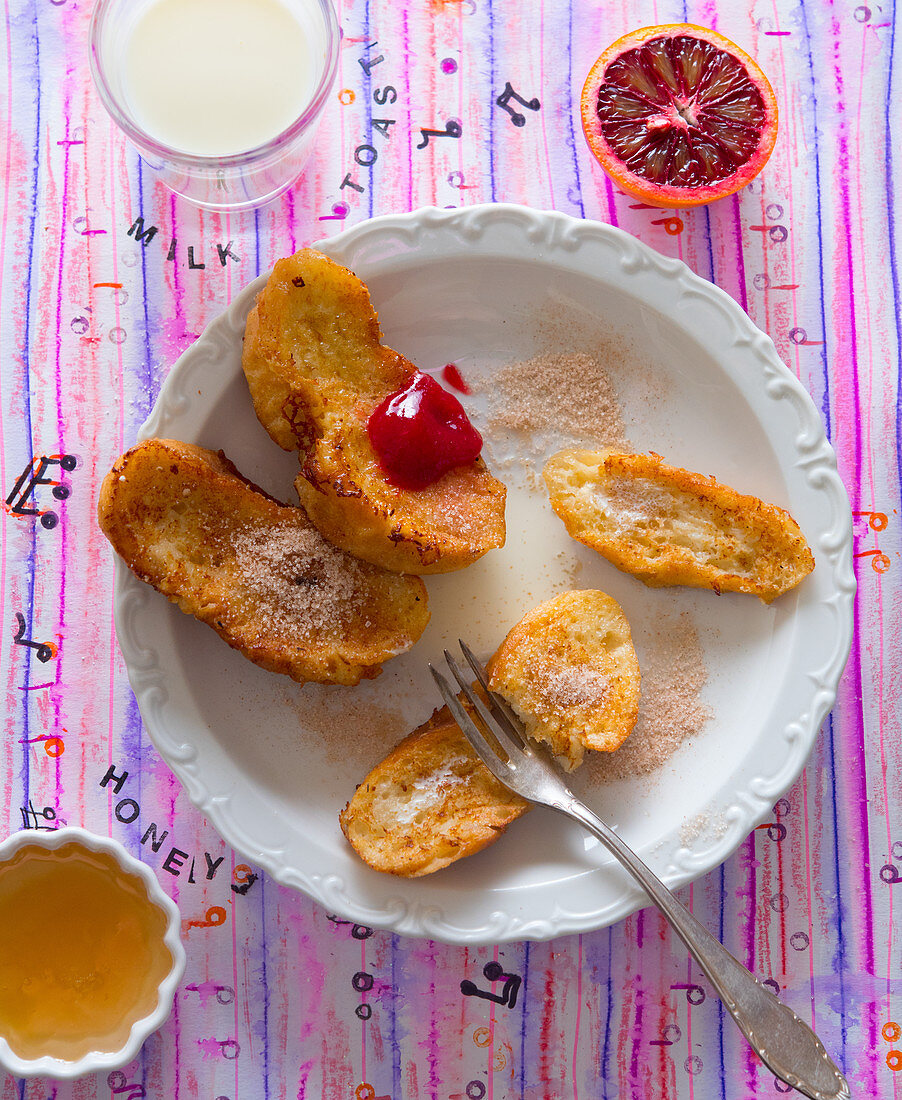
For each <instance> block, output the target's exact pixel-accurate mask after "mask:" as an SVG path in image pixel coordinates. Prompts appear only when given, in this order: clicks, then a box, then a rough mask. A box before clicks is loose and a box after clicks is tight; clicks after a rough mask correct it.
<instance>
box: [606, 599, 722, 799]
mask: <svg viewBox="0 0 902 1100" xmlns="http://www.w3.org/2000/svg"><path fill="white" fill-rule="evenodd" d="M655 630H656V633H655V635H654V637H652V638H649V639H647V641H645V643H644V644H643V645H642V646H641V647H640V645H639V644H638V640H637V639H636V638H635V636H634V638H633V641H634V643H637V644H636V649H637V653H638V657H639V665H640V668H641V670H642V694H641V697H640V700H639V719H638V721H637V722H636V725H635V727H634V728H633V732H632V733H631V734H630V735H629V737H628V738H627V739H626V741H624V743H623V744H622V745H621V746H620V748H619V749H617V751H616V752H612V753H592V754H591V757H587V760H586V762H587V771H589V772H590V773H591V777H592V779H593V780H596V781H599V782H612V781H614V780H618V779H628V778H630V777H632V776H638V775H648V774H649V772H652V771H654V770H655V769H656V768H659V767H660V766H661V764H663V763H664V762H665V760H668V759H669V758H670V757H671V756H673V754H674V753H675V752H676V750H677V749H678V748H679V747H680V746H681V745H682V744H683V743H684V742H686V741H689V740H691V739H692V738H693V737H695V736H697V735H698V734H699V733H700V732H701V730H702V728H703V727H704V725H705V723H706V722H708V721H709V720H710V718H711V717H712V713H711V710H710V708H709V707H707V706H706V705H705V704H704V703H703V702H702V697H701V696H702V690H703V688H704V686H705V683H706V682H707V679H708V672H707V669H706V668H705V661H704V652H703V650H702V647H701V643H700V642H699V638H698V633H697V631H696V629H695V626H694V625H693V622H692V619H691V617H690V615H689V614H688V613H687V612H685V611H684V612H682V613H681V614H679V615H671V616H667V615H664V616H662V617H661V618H660V619H659V620H658V621H657V622H656V623H655Z"/></svg>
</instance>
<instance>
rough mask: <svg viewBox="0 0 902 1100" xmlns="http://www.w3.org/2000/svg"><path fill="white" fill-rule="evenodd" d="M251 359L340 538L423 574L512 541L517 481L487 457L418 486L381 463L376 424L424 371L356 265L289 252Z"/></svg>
mask: <svg viewBox="0 0 902 1100" xmlns="http://www.w3.org/2000/svg"><path fill="white" fill-rule="evenodd" d="M242 365H243V368H244V373H245V376H246V378H247V382H248V386H249V387H250V392H251V397H252V399H253V402H254V408H255V410H256V413H257V416H258V418H259V419H260V422H261V423H262V424H263V426H264V427H265V428H266V430H267V431H268V432H269V434H270V435H271V436H272V438H273V439H274V440H275V441H276V443H278V444H279V445H280V446H281V447H283V448H284V449H285V450H289V451H290V450H298V451H299V452H300V457H301V473H300V475H299V477H298V479H297V481H296V483H295V487H296V489H297V492H298V495H299V497H300V500H301V504H302V505H303V507H304V508H305V509H306V511H307V513H308V514H309V516H310V518H311V519H312V520H313V522H314V523H315V525H316V526H317V527H318V528H319V530H320V531H322V532H323V534H324V535H325V536H326V537H327V538H328V539H329V540H330V541H331V542H333V543H335V545H336V546H340V547H342V548H343V549H345V550H348V551H349V552H350V553H352V554H354V555H356V556H357V557H359V558H363V559H364V560H365V561H369V562H373V563H374V564H377V565H381V566H383V567H384V568H386V569H391V570H393V571H396V572H402V573H413V574H421V573H444V572H449V571H452V570H455V569H461V568H463V567H464V566H466V565H469V564H470V563H471V562H474V561H476V560H477V558H480V557H481V556H482V555H483V554H485V553H486V552H487V551H488V550H491V549H493V548H495V547H499V546H503V545H504V537H505V528H504V502H505V495H506V490H505V487H504V486H503V485H502V484H501V482H499V481H497V480H496V479H495V478H494V477H492V475H491V474H490V473H489V471H488V470H487V469H486V467H485V463H484V462H483V461H482V460H481V459H476V460H475V461H473V462H470V463H466V464H464V465H461V466H457V467H454V468H453V469H451V470H449V471H447V472H446V473H445V474H443V475H442V476H441V477H440V478H439V479H438V480H437V481H435V482H434V483H433V484H432V485H429V486H427V487H426V488H425V489H416V490H411V489H401V488H398V487H397V486H394V485H392V484H391V483H390V482H389V481H388V480H387V479H386V477H385V475H384V473H383V471H382V470H381V468H380V466H379V464H378V461H377V458H376V454H375V452H374V451H373V448H372V445H371V443H370V439H369V436H368V434H367V430H366V424H367V421H368V419H369V417H370V415H371V414H372V412H373V411H374V410H375V408H376V407H377V406H378V405H379V404H380V403H381V402H382V401H383V400H384V399H385V398H386V397H388V396H389V395H390V394H392V393H395V392H396V391H397V390H398V389H400V388H401V387H402V386H404V385H405V384H406V383H407V382H408V381H409V380H410V378H411V377H412V376H413V375H414V373H415V371H416V368H415V367H414V365H413V363H411V362H410V361H409V360H407V359H405V358H404V356H403V355H400V354H399V353H398V352H396V351H393V350H392V349H391V348H388V347H385V346H384V345H383V344H382V343H381V332H380V329H379V322H378V318H377V316H376V312H375V310H374V309H373V307H372V304H371V302H370V298H369V292H368V290H367V288H366V286H365V285H364V284H363V283H362V282H361V281H360V279H358V278H357V276H356V275H354V273H353V272H351V271H349V270H348V269H347V268H344V267H342V266H341V265H340V264H337V263H335V262H334V261H333V260H330V259H328V258H327V257H326V256H324V255H323V254H322V253H320V252H317V251H315V250H314V249H302V250H301V251H300V252H297V253H296V254H295V255H294V256H290V257H288V258H287V259H283V260H279V261H278V262H277V263H276V265H275V267H274V268H273V271H272V274H271V275H270V278H269V280H268V282H267V284H266V287H265V288H264V289H263V291H262V292H261V293H260V295H259V296H258V298H257V302H256V304H255V306H254V308H253V309H252V310H251V312H250V314H249V316H248V319H247V327H246V330H245V339H244V351H243V356H242Z"/></svg>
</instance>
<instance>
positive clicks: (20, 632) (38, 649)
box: [13, 611, 57, 664]
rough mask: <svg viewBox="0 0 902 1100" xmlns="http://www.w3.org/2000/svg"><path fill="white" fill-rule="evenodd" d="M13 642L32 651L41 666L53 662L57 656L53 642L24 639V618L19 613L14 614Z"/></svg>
mask: <svg viewBox="0 0 902 1100" xmlns="http://www.w3.org/2000/svg"><path fill="white" fill-rule="evenodd" d="M13 641H14V642H15V643H16V645H24V646H26V647H27V648H29V649H33V650H34V651H35V654H34V655H35V657H37V659H38V660H39V661H40V662H41V664H46V663H47V662H48V661H51V660H53V658H54V657H55V656H56V654H57V648H56V646H55V645H54V644H53V642H33V641H32V640H31V639H30V638H26V637H25V616H24V615H23V614H22V612H21V611H17V612H16V632H15V634H14V635H13Z"/></svg>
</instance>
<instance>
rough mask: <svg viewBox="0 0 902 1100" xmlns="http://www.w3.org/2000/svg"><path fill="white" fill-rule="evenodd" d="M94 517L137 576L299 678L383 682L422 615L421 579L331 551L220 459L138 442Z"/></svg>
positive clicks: (303, 521) (171, 444)
mask: <svg viewBox="0 0 902 1100" xmlns="http://www.w3.org/2000/svg"><path fill="white" fill-rule="evenodd" d="M98 519H99V522H100V526H101V528H102V530H103V532H104V534H105V535H106V537H107V538H108V539H109V540H110V542H111V543H112V545H113V549H114V550H115V551H116V552H117V553H118V554H119V555H120V557H121V558H122V559H123V560H124V561H125V563H126V565H128V567H129V568H130V569H131V570H132V572H134V573H135V574H136V575H137V576H138V577H140V579H141V580H143V581H146V582H147V583H148V584H151V585H153V587H154V588H156V589H157V590H158V591H159V592H162V593H163V594H164V595H165V596H167V597H168V598H169V599H170V600H171V601H172V602H173V603H175V604H177V605H178V606H179V607H180V608H181V610H182V611H184V612H185V613H186V614H189V615H194V616H195V617H196V618H198V619H200V620H201V621H202V622H205V623H207V625H208V626H211V627H212V628H213V629H214V630H215V631H216V633H217V634H219V636H220V637H221V638H223V639H224V640H225V641H226V642H228V644H229V645H230V646H232V648H233V649H237V650H238V651H239V652H240V653H242V654H244V656H245V657H247V658H248V659H249V660H251V661H253V662H254V664H257V665H261V666H262V667H263V668H266V669H269V670H270V671H272V672H281V673H285V674H286V675H288V676H290V677H291V678H292V679H294V680H297V681H299V682H305V681H315V682H317V683H331V684H356V683H358V682H359V681H360V680H361V679H362V678H367V679H370V678H372V677H374V676H378V675H379V673H380V672H381V662H382V661H385V660H387V659H388V658H390V657H393V656H395V655H396V654H398V653H402V652H404V651H405V650H407V649H409V648H410V646H411V645H413V643H414V642H415V641H416V640H417V638H419V636H420V634H422V632H423V630H424V628H425V626H426V623H427V621H428V619H429V611H428V608H427V599H426V590H425V587H424V586H423V582H422V581H421V580H419V578H417V577H409V576H402V575H399V574H397V573H390V572H388V571H386V570H384V569H379V568H378V567H376V566H373V565H370V564H369V563H367V562H362V561H359V560H357V559H356V558H354V557H352V556H351V555H350V554H346V553H344V552H343V551H341V550H339V549H337V548H336V547H335V546H333V545H332V544H331V543H330V542H328V541H327V540H326V539H324V538H323V536H322V535H321V534H320V533H319V531H317V529H316V528H315V527H314V526H313V524H312V523H311V522H310V520H309V518H308V517H307V516H306V515H305V513H304V511H303V510H302V509H300V508H289V507H286V506H285V505H283V504H280V503H279V502H278V501H276V500H274V499H273V498H272V497H270V496H269V495H268V494H266V493H264V492H262V490H260V489H258V488H257V487H256V486H255V485H253V484H251V483H250V482H249V481H247V480H245V479H244V478H243V477H242V476H241V475H240V474H239V473H238V471H237V470H236V469H235V467H234V466H233V465H232V463H231V462H230V461H229V460H228V459H227V458H226V457H225V455H223V454H222V452H221V451H220V452H219V453H218V454H217V453H215V452H213V451H208V450H205V449H204V448H202V447H196V446H193V445H192V444H189V443H180V442H177V441H175V440H171V439H148V440H145V442H143V443H139V444H138V445H137V446H135V447H132V448H131V450H129V451H127V452H126V453H125V454H124V455H122V456H121V457H120V458H118V459H117V460H116V463H115V465H114V466H113V468H112V470H111V471H110V472H109V473H108V474H107V476H106V478H105V479H104V481H103V485H102V486H101V490H100V500H99V504H98Z"/></svg>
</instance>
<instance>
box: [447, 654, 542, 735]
mask: <svg viewBox="0 0 902 1100" xmlns="http://www.w3.org/2000/svg"><path fill="white" fill-rule="evenodd" d="M457 643H458V645H459V646H460V648H461V651H462V652H463V655H464V657H466V659H467V663H468V664H469V666H470V668H472V670H473V672H474V673H475V675H476V679H477V680H478V681H479V683H480V684H481V685H482V687H483V688H484V689H485V693H486V695H487V696H488V700H489V706H490V707H491V708H492V713H493V714H494V715H495V717H496V718H497V719H498V721H499V722H501V723H503V724H504V725H505V726H506V727H507V730H508V732H509V733H510V734H511V735H512V736H514V737H516V738H517V739H518V741H519V743H520V745H521V746H523V745H526V744H528V742H527V740H526V737H525V736H524V734H523V724H522V723H521V721H520V719H519V718H518V717H517V716H516V714H514V712H513V711H512V710H511V708H510V706H509V705H508V703H507V701H506V700H505V699H503V698H502V697H501V696H500V695H498V694H497V693H496V692H494V691H492V689H491V688H490V687H489V677H488V672H487V671H486V668H485V665H483V664H482V662H481V661H479V660H478V659H477V658H476V656H475V654H474V653H473V651H472V650H471V649H470V647H469V646H468V645H467V643H466V642H465V641H464V640H463V638H458V639H457Z"/></svg>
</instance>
